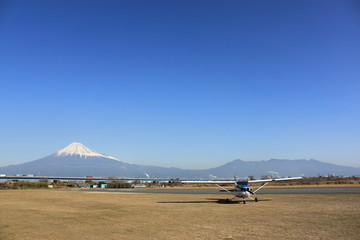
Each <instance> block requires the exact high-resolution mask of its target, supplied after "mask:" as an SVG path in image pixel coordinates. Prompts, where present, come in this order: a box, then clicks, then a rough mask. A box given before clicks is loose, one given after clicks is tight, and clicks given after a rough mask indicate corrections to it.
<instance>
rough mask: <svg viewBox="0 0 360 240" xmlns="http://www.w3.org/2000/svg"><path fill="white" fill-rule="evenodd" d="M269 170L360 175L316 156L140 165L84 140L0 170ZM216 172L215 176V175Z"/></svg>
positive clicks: (224, 174)
mask: <svg viewBox="0 0 360 240" xmlns="http://www.w3.org/2000/svg"><path fill="white" fill-rule="evenodd" d="M270 172H272V173H274V172H276V173H278V174H279V175H280V176H301V175H302V174H304V175H305V176H309V177H310V176H317V175H327V174H333V175H346V176H359V175H360V168H354V167H345V166H339V165H335V164H330V163H325V162H320V161H317V160H281V159H280V160H279V159H271V160H267V161H242V160H234V161H232V162H228V163H226V164H224V165H222V166H219V167H216V168H211V169H204V170H186V169H180V168H164V167H156V166H148V165H137V164H131V163H127V162H123V161H120V160H118V159H116V158H114V157H111V156H108V155H104V154H100V153H97V152H95V151H93V150H91V149H89V148H87V147H85V146H84V145H82V144H81V143H76V142H74V143H71V144H70V145H68V146H66V147H64V148H63V149H60V150H59V151H57V152H56V153H54V154H51V155H49V156H47V157H44V158H41V159H39V160H35V161H31V162H26V163H22V164H18V165H10V166H6V167H0V174H8V175H15V174H35V175H41V176H68V177H84V176H97V177H110V176H116V177H129V178H130V177H134V178H144V177H147V178H216V177H218V178H232V177H233V176H234V175H236V176H240V177H246V176H254V177H256V178H259V177H261V176H263V175H268V174H269V173H270ZM215 176H216V177H215Z"/></svg>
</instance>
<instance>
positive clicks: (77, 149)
mask: <svg viewBox="0 0 360 240" xmlns="http://www.w3.org/2000/svg"><path fill="white" fill-rule="evenodd" d="M73 155H79V156H80V157H81V158H85V159H86V158H87V157H104V158H109V159H114V160H118V159H116V158H114V157H111V156H108V155H103V154H100V153H97V152H95V151H93V150H91V149H89V148H87V147H85V146H84V145H82V144H81V143H77V142H73V143H71V144H69V145H67V146H66V147H64V148H63V149H60V150H59V151H57V152H56V156H60V157H61V156H62V157H65V156H73Z"/></svg>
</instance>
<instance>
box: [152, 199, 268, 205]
mask: <svg viewBox="0 0 360 240" xmlns="http://www.w3.org/2000/svg"><path fill="white" fill-rule="evenodd" d="M267 201H271V200H270V199H259V200H258V202H267ZM246 202H255V201H254V200H246ZM157 203H217V204H239V203H243V201H242V200H241V201H236V200H233V201H228V200H227V199H217V198H207V200H204V201H169V202H157Z"/></svg>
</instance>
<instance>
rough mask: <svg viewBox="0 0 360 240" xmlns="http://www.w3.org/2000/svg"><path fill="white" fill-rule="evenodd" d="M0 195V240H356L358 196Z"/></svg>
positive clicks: (48, 192)
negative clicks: (228, 199) (233, 199)
mask: <svg viewBox="0 0 360 240" xmlns="http://www.w3.org/2000/svg"><path fill="white" fill-rule="evenodd" d="M223 197H224V196H223V195H203V194H199V195H197V194H195V195H190V194H184V195H181V194H140V193H106V192H105V193H104V192H78V191H76V192H75V191H60V190H3V191H0V239H1V240H10V239H11V240H12V239H47V240H55V239H56V240H58V239H67V240H70V239H87V240H92V239H97V240H98V239H359V236H360V194H345V195H336V194H323V195H321V194H306V195H299V194H296V195H291V194H285V195H278V194H276V195H268V194H267V195H259V198H260V201H259V202H257V203H255V202H248V203H247V204H242V203H241V204H226V203H225V201H223V200H221V198H223Z"/></svg>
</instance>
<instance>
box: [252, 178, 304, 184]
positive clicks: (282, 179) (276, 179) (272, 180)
mask: <svg viewBox="0 0 360 240" xmlns="http://www.w3.org/2000/svg"><path fill="white" fill-rule="evenodd" d="M296 179H302V177H290V178H274V179H272V178H269V179H260V180H249V181H248V182H249V183H258V182H274V181H285V180H296Z"/></svg>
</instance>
